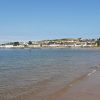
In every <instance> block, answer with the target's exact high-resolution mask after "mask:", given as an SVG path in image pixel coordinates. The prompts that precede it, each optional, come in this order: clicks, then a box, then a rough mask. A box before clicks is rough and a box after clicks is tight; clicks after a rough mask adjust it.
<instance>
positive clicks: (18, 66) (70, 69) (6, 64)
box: [0, 49, 100, 100]
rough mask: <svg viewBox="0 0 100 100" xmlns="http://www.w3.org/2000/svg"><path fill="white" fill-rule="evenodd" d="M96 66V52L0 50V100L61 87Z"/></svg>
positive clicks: (98, 52)
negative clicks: (35, 90)
mask: <svg viewBox="0 0 100 100" xmlns="http://www.w3.org/2000/svg"><path fill="white" fill-rule="evenodd" d="M99 64H100V50H95V49H0V98H1V99H0V100H8V99H9V98H13V97H14V96H18V95H20V94H21V93H24V92H27V91H29V90H30V88H31V89H33V90H34V89H38V88H39V89H40V87H42V88H43V85H44V84H45V83H46V85H47V87H50V88H52V87H57V86H62V85H64V84H66V83H68V82H70V81H71V80H73V79H75V78H77V77H78V76H80V75H82V74H83V73H85V72H87V71H89V69H90V68H91V67H94V66H95V65H99ZM43 89H44V88H43ZM12 91H13V92H12ZM41 91H42V89H41Z"/></svg>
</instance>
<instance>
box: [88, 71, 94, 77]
mask: <svg viewBox="0 0 100 100" xmlns="http://www.w3.org/2000/svg"><path fill="white" fill-rule="evenodd" d="M95 72H96V70H92V72H90V73H89V74H88V76H90V75H92V74H94V73H95Z"/></svg>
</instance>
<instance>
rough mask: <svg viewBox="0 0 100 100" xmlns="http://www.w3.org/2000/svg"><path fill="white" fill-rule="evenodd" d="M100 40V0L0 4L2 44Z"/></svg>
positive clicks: (6, 1)
mask: <svg viewBox="0 0 100 100" xmlns="http://www.w3.org/2000/svg"><path fill="white" fill-rule="evenodd" d="M79 37H82V38H98V37H100V0H0V41H3V42H5V41H17V40H18V41H19V40H20V41H21V40H22V41H28V40H42V39H54V38H79Z"/></svg>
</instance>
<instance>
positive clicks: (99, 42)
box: [97, 38, 100, 47]
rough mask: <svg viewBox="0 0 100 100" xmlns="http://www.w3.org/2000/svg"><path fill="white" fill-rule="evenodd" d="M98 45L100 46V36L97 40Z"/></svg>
mask: <svg viewBox="0 0 100 100" xmlns="http://www.w3.org/2000/svg"><path fill="white" fill-rule="evenodd" d="M97 46H98V47H100V38H99V39H98V40H97Z"/></svg>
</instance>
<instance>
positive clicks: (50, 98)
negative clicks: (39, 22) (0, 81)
mask: <svg viewBox="0 0 100 100" xmlns="http://www.w3.org/2000/svg"><path fill="white" fill-rule="evenodd" d="M99 76H100V65H98V66H95V67H94V68H92V69H91V70H90V71H88V72H87V73H85V74H83V75H82V76H80V77H77V78H76V79H75V80H72V81H71V82H69V83H68V84H65V85H64V86H61V87H56V88H55V87H54V88H53V89H50V88H49V87H47V86H48V83H49V82H48V80H46V81H44V82H43V84H42V85H43V87H42V88H43V89H44V91H43V89H42V88H40V89H39V90H36V91H34V90H30V91H28V92H25V93H23V94H20V95H16V97H14V98H11V99H9V100H33V99H34V100H89V99H91V100H99V98H100V88H99V87H100V77H99ZM44 85H45V86H44ZM48 88H49V89H48ZM41 89H42V90H41Z"/></svg>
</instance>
